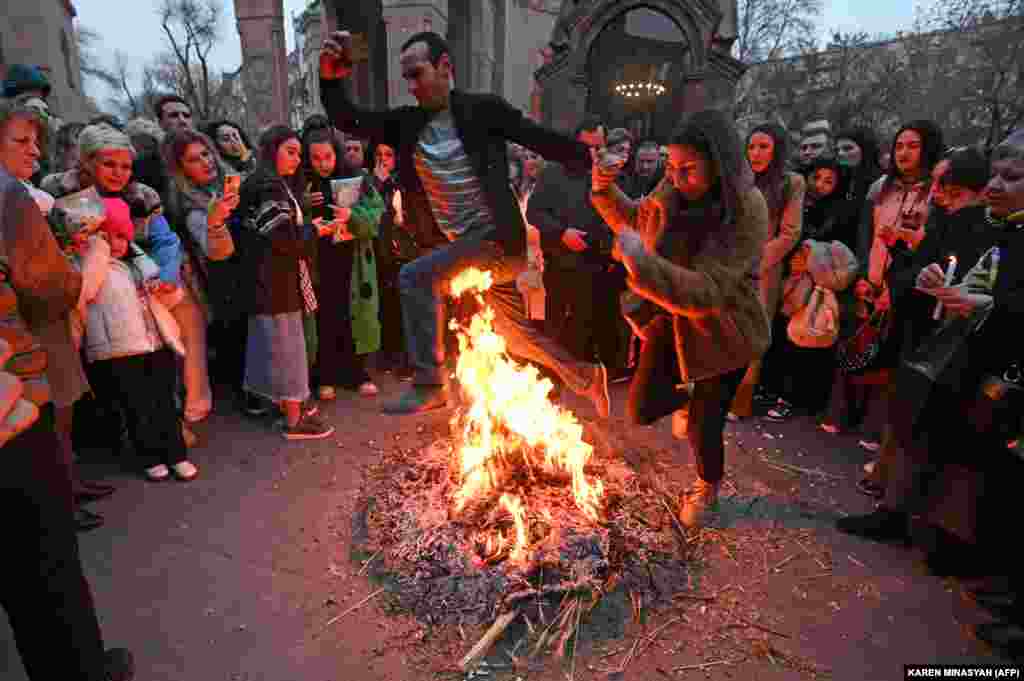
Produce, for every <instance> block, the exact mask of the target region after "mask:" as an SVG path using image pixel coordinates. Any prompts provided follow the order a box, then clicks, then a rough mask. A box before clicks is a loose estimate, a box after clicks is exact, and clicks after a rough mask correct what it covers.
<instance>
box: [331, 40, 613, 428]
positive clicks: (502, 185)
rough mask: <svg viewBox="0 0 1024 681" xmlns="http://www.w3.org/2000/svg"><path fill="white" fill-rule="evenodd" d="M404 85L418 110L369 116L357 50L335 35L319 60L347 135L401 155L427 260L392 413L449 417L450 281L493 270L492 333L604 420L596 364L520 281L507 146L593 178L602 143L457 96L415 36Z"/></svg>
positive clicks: (439, 46) (500, 105) (404, 55)
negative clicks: (357, 94) (357, 80)
mask: <svg viewBox="0 0 1024 681" xmlns="http://www.w3.org/2000/svg"><path fill="white" fill-rule="evenodd" d="M400 63H401V66H402V77H403V78H404V79H405V80H406V82H407V83H408V84H409V91H410V93H411V94H412V96H413V97H415V98H416V100H417V102H418V103H419V105H418V106H403V107H399V108H396V109H391V110H387V111H368V110H365V109H362V108H360V107H358V106H357V105H355V104H354V103H353V102H352V101H351V99H350V98H349V97H348V95H347V93H346V91H345V83H344V81H345V80H346V79H347V78H348V77H349V76H350V75H351V73H352V38H351V35H350V34H349V33H348V32H347V31H337V32H334V33H332V34H331V35H330V37H328V39H327V40H326V41H325V42H324V45H323V50H322V51H321V53H320V92H321V98H322V101H323V105H324V109H325V110H326V111H327V115H328V116H329V117H330V119H331V120H332V121H333V123H334V125H335V126H337V127H338V128H339V129H340V130H342V131H344V132H347V133H351V134H353V135H356V136H358V137H362V138H365V139H370V140H372V141H373V142H375V143H378V144H387V145H389V146H391V147H392V148H394V149H395V150H396V152H397V154H398V179H399V184H400V185H401V188H402V202H403V207H404V209H405V213H406V224H407V225H408V226H409V227H410V228H411V229H413V231H414V232H415V233H416V234H417V237H418V239H419V240H420V241H421V243H423V242H426V243H436V244H438V245H437V247H436V248H434V249H433V250H431V251H430V253H428V254H426V255H424V256H422V257H420V258H419V259H417V260H414V261H413V262H411V263H409V264H407V265H405V266H404V267H403V268H402V270H401V272H400V274H399V288H400V291H401V299H402V319H403V323H404V327H405V336H406V339H407V341H406V342H407V348H408V351H409V356H410V359H411V361H412V364H413V366H414V368H415V372H416V373H415V377H414V379H413V387H412V389H411V390H409V391H408V392H407V393H406V394H405V395H403V396H402V397H401V398H400V399H398V400H397V401H396V402H394V403H392V404H388V405H386V406H385V407H384V411H385V413H390V414H414V413H418V412H423V411H427V410H430V409H438V408H441V407H444V406H446V405H447V402H448V393H447V388H446V381H445V369H444V363H445V343H444V330H445V322H446V319H445V317H446V313H445V310H446V301H445V299H446V297H447V295H448V294H449V289H450V283H451V281H452V279H453V278H454V277H455V276H456V275H458V274H459V273H460V272H462V271H464V270H466V269H468V268H470V267H475V268H478V269H480V270H489V271H490V272H491V274H492V276H493V279H494V285H493V286H492V287H491V288H490V289H489V290H488V291H487V292H486V294H485V298H486V302H487V304H488V305H489V306H490V307H491V308H492V309H493V310H494V312H495V319H494V328H495V330H496V331H497V332H498V333H499V334H501V335H502V336H503V337H504V338H505V340H506V342H507V344H508V347H509V349H510V351H511V352H512V353H514V354H515V355H516V356H519V357H522V358H525V359H526V360H529V361H532V362H536V363H538V364H541V365H543V366H545V367H547V368H548V369H550V370H552V371H554V372H555V373H557V374H558V376H559V377H560V378H561V379H562V380H563V381H564V382H565V384H566V385H567V386H569V387H570V388H571V389H572V390H573V391H574V392H576V393H577V394H580V395H583V396H585V397H587V398H589V399H590V400H591V401H592V402H593V403H594V406H595V407H596V409H597V411H598V413H599V414H600V416H601V417H602V418H605V417H607V416H608V411H609V398H608V376H607V371H606V370H605V367H604V366H603V365H602V364H600V363H598V364H593V363H589V362H581V361H579V360H576V359H575V358H573V356H572V355H571V354H570V353H569V352H568V351H567V350H566V349H564V348H562V347H561V346H560V345H558V344H557V343H556V342H554V341H553V340H551V339H550V338H548V337H547V336H545V335H544V334H543V333H542V332H540V331H539V330H538V329H536V328H535V327H533V326H532V325H531V323H530V320H529V319H528V318H527V315H526V312H525V310H524V307H523V302H522V298H521V296H520V295H519V292H518V291H517V290H516V277H517V276H518V275H519V274H520V272H522V271H523V269H525V267H526V258H525V253H526V226H525V225H524V223H523V218H522V213H521V212H520V210H519V206H518V204H517V203H516V199H515V197H514V196H513V195H512V190H511V188H510V187H509V177H508V160H507V157H506V153H507V152H506V149H507V143H508V142H516V143H518V144H520V145H522V146H524V147H526V148H528V149H531V150H533V151H535V152H537V153H538V154H540V155H541V156H543V157H545V158H547V159H551V160H554V161H558V162H561V163H563V164H566V165H567V166H570V167H580V168H586V167H587V166H588V165H589V164H590V162H591V155H590V148H589V146H588V145H590V146H600V145H601V144H602V135H601V134H600V133H596V134H593V135H591V136H589V137H585V138H583V139H584V140H585V142H586V144H584V143H583V142H579V141H577V140H575V139H573V138H571V137H569V136H568V135H564V134H562V133H558V132H555V131H552V130H548V129H546V128H544V127H541V126H539V125H537V124H536V123H534V122H533V121H531V120H529V119H528V118H526V117H525V116H523V114H522V112H520V111H519V110H517V109H515V108H513V107H512V106H511V105H510V104H509V103H508V102H506V101H505V100H503V99H501V98H500V97H497V96H494V95H488V94H471V93H468V92H463V91H461V90H458V89H453V87H452V78H453V74H454V66H453V65H452V62H451V51H450V49H449V47H448V44H447V43H446V42H445V40H444V39H443V38H442V37H441V36H439V35H438V34H436V33H430V32H425V33H417V34H416V35H413V36H412V37H411V38H409V40H407V41H406V43H405V44H404V45H403V46H402V51H401V57H400Z"/></svg>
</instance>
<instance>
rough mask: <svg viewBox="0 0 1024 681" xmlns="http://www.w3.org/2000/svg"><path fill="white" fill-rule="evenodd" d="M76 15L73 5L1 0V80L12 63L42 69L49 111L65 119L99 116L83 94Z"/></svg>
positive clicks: (40, 0) (52, 0)
mask: <svg viewBox="0 0 1024 681" xmlns="http://www.w3.org/2000/svg"><path fill="white" fill-rule="evenodd" d="M75 16H76V12H75V7H74V5H72V4H71V1H70V0H0V79H3V78H6V77H7V67H8V66H9V65H11V64H28V65H31V66H38V67H40V68H41V70H42V71H43V72H44V73H45V74H46V77H47V78H48V79H49V81H50V86H51V87H52V90H51V92H50V97H49V105H50V110H51V111H52V112H53V113H54V114H56V115H57V116H59V117H60V118H62V119H64V120H86V119H88V118H89V117H91V116H93V115H95V113H96V109H95V106H94V105H93V103H92V102H91V101H90V100H89V99H88V98H87V97H86V95H85V92H84V90H83V84H82V72H81V64H80V62H79V54H78V39H77V35H76V32H75Z"/></svg>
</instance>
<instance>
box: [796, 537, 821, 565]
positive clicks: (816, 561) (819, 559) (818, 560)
mask: <svg viewBox="0 0 1024 681" xmlns="http://www.w3.org/2000/svg"><path fill="white" fill-rule="evenodd" d="M794 541H795V542H796V545H797V546H799V547H800V548H801V549H803V552H804V553H806V554H807V555H808V556H810V557H811V558H813V559H814V562H815V563H817V564H818V565H820V566H821V569H822V570H828V565H826V564H825V561H823V560H822V559H821V558H818V556H817V555H815V554H814V553H811V550H810V549H809V548H807V547H806V546H804V545H803V542H801V541H800V540H799V539H795V540H794Z"/></svg>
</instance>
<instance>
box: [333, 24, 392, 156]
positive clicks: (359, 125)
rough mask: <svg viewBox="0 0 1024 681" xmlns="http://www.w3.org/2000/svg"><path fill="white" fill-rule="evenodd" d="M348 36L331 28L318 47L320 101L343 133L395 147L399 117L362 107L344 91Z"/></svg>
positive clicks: (349, 69) (348, 60)
mask: <svg viewBox="0 0 1024 681" xmlns="http://www.w3.org/2000/svg"><path fill="white" fill-rule="evenodd" d="M351 41H352V36H351V35H350V34H349V32H348V31H335V32H333V33H331V34H330V35H329V36H328V37H327V40H325V41H324V44H323V48H322V49H321V50H320V101H321V103H322V104H323V105H324V111H326V112H327V117H328V118H330V119H331V123H332V124H333V125H334V126H335V127H336V128H338V129H339V130H342V131H344V132H347V133H350V134H352V135H356V136H357V137H360V138H363V139H367V138H369V139H374V140H375V141H377V143H378V144H380V143H382V144H387V145H389V146H391V147H395V146H396V145H397V144H398V140H399V132H400V126H399V118H398V116H396V115H395V112H394V111H393V110H389V111H373V110H371V109H364V108H363V107H361V106H359V105H358V104H356V103H355V102H353V101H352V98H351V97H350V96H349V93H348V91H347V90H348V82H349V76H351V75H352V45H351Z"/></svg>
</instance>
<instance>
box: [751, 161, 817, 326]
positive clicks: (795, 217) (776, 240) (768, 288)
mask: <svg viewBox="0 0 1024 681" xmlns="http://www.w3.org/2000/svg"><path fill="white" fill-rule="evenodd" d="M786 177H787V178H788V185H789V186H788V191H787V193H786V203H785V205H784V206H783V208H782V215H781V216H780V218H779V222H778V224H776V225H771V226H770V228H769V235H768V240H767V241H766V242H765V243H764V249H763V250H762V251H761V290H760V295H761V304H762V305H764V309H765V312H766V313H767V314H768V319H769V320H772V319H774V318H775V315H776V314H777V313H778V311H779V300H780V299H781V297H782V275H783V273H784V271H785V269H786V259H787V256H788V255H789V254H790V253H792V251H793V249H794V248H795V247H796V245H797V244H798V243H799V242H800V235H801V234H802V233H803V222H804V192H805V189H806V187H805V182H804V178H803V177H802V176H800V175H797V174H796V173H787V174H786Z"/></svg>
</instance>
